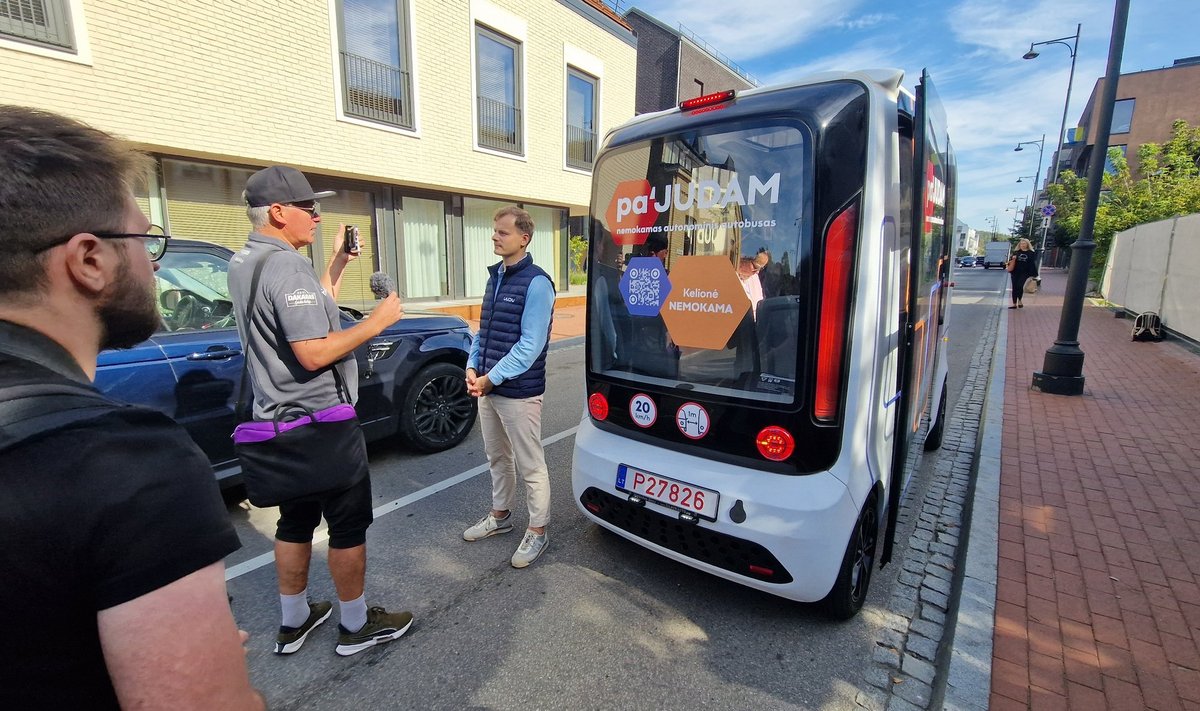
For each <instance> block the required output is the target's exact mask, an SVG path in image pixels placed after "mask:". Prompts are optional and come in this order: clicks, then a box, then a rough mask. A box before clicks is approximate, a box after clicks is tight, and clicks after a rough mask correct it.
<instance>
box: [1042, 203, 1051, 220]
mask: <svg viewBox="0 0 1200 711" xmlns="http://www.w3.org/2000/svg"><path fill="white" fill-rule="evenodd" d="M1042 214H1043V215H1045V216H1046V217H1054V205H1047V206H1045V207H1043V208H1042Z"/></svg>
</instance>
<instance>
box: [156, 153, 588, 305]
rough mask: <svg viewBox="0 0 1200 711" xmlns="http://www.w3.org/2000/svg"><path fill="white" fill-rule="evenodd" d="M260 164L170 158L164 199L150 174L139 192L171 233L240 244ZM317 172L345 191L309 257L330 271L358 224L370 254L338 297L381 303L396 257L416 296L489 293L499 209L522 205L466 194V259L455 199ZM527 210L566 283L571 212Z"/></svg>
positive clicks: (541, 252)
mask: <svg viewBox="0 0 1200 711" xmlns="http://www.w3.org/2000/svg"><path fill="white" fill-rule="evenodd" d="M254 170H256V169H253V168H240V167H233V166H224V165H215V164H208V163H200V162H196V161H189V160H182V159H178V158H162V159H161V176H162V178H161V187H162V197H163V199H162V200H160V199H159V198H158V193H159V182H158V179H157V178H156V177H155V176H150V178H149V180H148V181H147V185H146V186H145V187H144V188H140V189H139V191H138V193H137V195H136V198H137V200H138V205H139V206H140V207H141V208H142V209H143V210H144V211H145V212H146V214H148V215H151V216H152V218H153V217H158V218H161V219H162V221H164V222H165V223H166V225H165V226H166V227H168V229H169V232H170V234H171V236H172V237H175V238H178V239H194V240H202V241H206V242H212V243H215V244H219V245H223V246H225V247H228V248H229V249H233V250H239V249H241V248H242V246H243V245H244V244H245V243H246V235H247V234H249V232H250V223H249V221H248V220H247V219H246V207H245V203H244V202H243V201H242V191H243V190H244V189H245V186H246V180H247V178H249V177H250V176H251V175H252V174H253V172H254ZM309 179H310V181H311V182H312V184H313V186H314V188H316V189H318V190H327V189H328V190H336V191H337V195H335V196H333V197H329V198H324V199H322V200H321V227H320V230H319V232H318V236H317V240H316V242H315V243H314V245H313V246H312V247H310V248H308V249H307V250H305V253H306V254H307V255H308V256H309V257H315V259H314V261H315V263H316V269H317V271H318V272H321V271H323V270H324V268H325V265H326V263H327V259H328V254H327V252H328V250H329V249H330V247H331V240H332V239H333V237H334V235H335V234H336V231H337V228H338V226H339V225H354V226H356V227H358V229H359V235H360V237H361V239H362V252H361V255H360V256H359V258H358V259H356V260H354V261H353V262H351V264H350V265H349V267H347V270H346V272H345V273H344V274H343V276H342V284H341V290H340V292H339V294H338V303H340V304H342V305H344V306H351V307H354V308H357V309H370V308H371V306H373V304H374V302H375V296H374V295H373V294H372V293H371V290H370V278H371V274H372V273H374V272H375V271H378V270H380V269H383V270H385V271H388V270H389V268H388V267H387V266H386V265H393V266H394V265H397V264H398V265H399V270H400V272H401V273H402V275H403V278H400V275H399V274H396V275H393V276H394V277H396V280H397V281H398V282H401V284H402V286H403V291H404V297H405V298H407V299H441V298H465V299H476V298H479V297H481V296H483V291H484V288H485V287H486V285H487V279H488V271H487V268H488V267H489V266H491V265H492V264H495V263H496V261H497V258H496V255H495V253H494V252H493V250H492V215H493V214H495V212H496V210H499V209H500V208H502V207H505V206H508V205H512V204H514V203H513V202H508V201H499V200H487V199H482V198H472V197H464V198H462V204H463V216H462V222H461V229H462V245H461V257H459V256H458V254H459V250H458V249H456V248H455V247H457V245H451V244H450V235H451V234H452V232H451V229H454V230H455V231H457V228H458V225H457V224H453V223H452V222H451V220H455V218H453V217H451V218H449V219H448V218H447V214H448V213H447V205H448V204H449V196H447V197H446V198H439V197H438V196H437V195H431V196H429V197H413V196H409V195H401V193H400V192H399V191H396V192H395V193H394V194H395V197H394V198H389V197H387V196H388V191H387V190H386V189H385V186H384V185H379V186H378V188H376V189H371V188H372V186H370V185H362V184H359V185H358V186H357V187H358V188H359V189H347V188H346V187H343V186H344V185H345V184H346V183H344V182H342V181H338V180H335V179H326V178H322V177H321V176H319V175H311V176H309ZM339 182H340V183H341V184H340V185H339ZM363 187H365V188H366V189H361V188H363ZM381 201H382V202H381ZM393 201H394V204H392V203H393ZM518 204H519V203H518ZM524 207H525V209H526V210H528V211H529V213H530V215H531V216H532V217H533V220H534V224H535V228H534V236H533V241H532V242H531V244H530V248H529V252H530V254H532V255H533V260H534V262H535V263H537V264H538V265H539V266H540V267H542V268H543V269H545V270H546V272H547V273H548V274H550V275H551V277H552V278H553V279H554V283H555V286H556V288H557V289H558V290H560V291H562V290H565V289H566V288H567V286H568V284H567V282H566V273H565V264H566V253H565V250H566V249H567V214H568V213H567V211H566V210H564V209H562V208H556V207H546V206H540V205H528V204H526V205H524ZM389 209H394V214H395V220H394V221H393V220H391V219H382V218H380V217H379V216H380V215H383V216H384V217H387V215H388V212H387V211H388V210H389ZM156 213H157V214H156ZM164 213H165V214H164ZM381 245H382V247H383V253H384V254H383V255H381ZM384 255H386V259H384V258H383V256H384ZM460 260H461V261H460ZM460 264H461V267H462V271H461V272H459V271H458V267H459V265H460Z"/></svg>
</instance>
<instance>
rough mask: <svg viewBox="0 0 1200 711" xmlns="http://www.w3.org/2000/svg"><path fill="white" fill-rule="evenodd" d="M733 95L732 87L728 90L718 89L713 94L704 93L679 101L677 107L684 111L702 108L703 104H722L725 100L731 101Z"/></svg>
mask: <svg viewBox="0 0 1200 711" xmlns="http://www.w3.org/2000/svg"><path fill="white" fill-rule="evenodd" d="M733 96H734V90H733V89H729V90H728V91H718V92H717V93H715V94H705V95H704V96H697V97H696V98H694V99H688V100H687V101H681V102H679V108H680V109H682V110H684V111H693V110H695V109H702V108H704V107H705V106H712V105H713V104H723V103H725V102H726V101H731V100H733Z"/></svg>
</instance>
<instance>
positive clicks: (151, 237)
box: [37, 225, 171, 262]
mask: <svg viewBox="0 0 1200 711" xmlns="http://www.w3.org/2000/svg"><path fill="white" fill-rule="evenodd" d="M88 234H91V235H92V236H94V237H99V238H100V239H140V240H142V245H143V246H144V247H145V248H146V255H147V256H148V257H150V261H152V262H157V261H158V260H159V259H161V258H162V256H163V254H165V253H166V251H167V240H169V239H171V236H170V235H168V234H167V233H166V232H164V231H163V228H161V227H159V226H158V225H150V230H149V232H146V233H140V232H136V233H135V232H89V233H88ZM74 236H75V235H67V236H66V237H63V238H62V239H57V240H55V241H53V242H51V243H50V244H48V245H46V246H44V247H39V248H38V249H37V251H38V252H45V251H46V250H47V249H53V248H54V247H57V246H58V245H60V244H66V243H67V242H69V241H70V240H71V238H72V237H74Z"/></svg>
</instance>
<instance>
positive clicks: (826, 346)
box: [813, 203, 858, 421]
mask: <svg viewBox="0 0 1200 711" xmlns="http://www.w3.org/2000/svg"><path fill="white" fill-rule="evenodd" d="M857 234H858V204H857V203H855V204H853V205H850V206H849V207H847V208H846V209H845V210H843V211H842V213H841V214H840V215H838V216H837V218H836V219H834V221H833V224H831V225H830V226H829V229H828V230H827V231H826V233H825V262H824V264H823V266H822V270H821V271H822V274H821V325H820V329H819V334H818V336H817V389H816V394H815V395H814V397H813V416H814V417H815V418H816V419H818V420H824V421H830V420H833V419H834V418H835V417H836V416H837V410H838V401H839V400H840V399H841V388H842V361H843V360H844V358H845V354H846V329H847V328H848V327H849V325H850V277H851V276H853V272H854V243H855V239H856V238H857Z"/></svg>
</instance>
